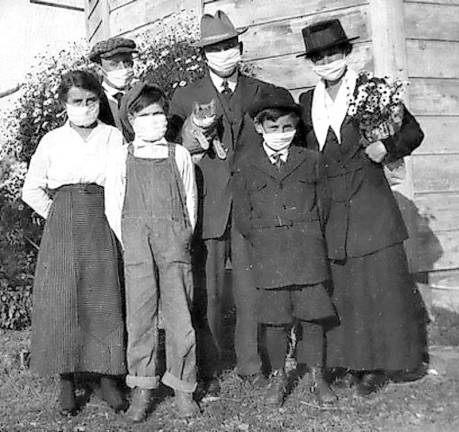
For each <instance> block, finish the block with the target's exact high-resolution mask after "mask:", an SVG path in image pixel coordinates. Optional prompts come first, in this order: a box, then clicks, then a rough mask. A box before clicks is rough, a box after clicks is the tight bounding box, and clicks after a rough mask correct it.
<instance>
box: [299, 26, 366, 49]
mask: <svg viewBox="0 0 459 432" xmlns="http://www.w3.org/2000/svg"><path fill="white" fill-rule="evenodd" d="M301 33H302V34H303V40H304V45H305V47H306V52H304V53H302V54H298V55H297V57H309V56H310V55H312V54H314V53H317V52H318V51H322V50H324V49H327V48H331V47H334V46H337V45H341V44H345V43H350V42H352V41H353V40H356V39H358V38H359V36H354V37H350V38H349V37H347V35H346V33H345V31H344V29H343V26H342V25H341V22H340V20H339V19H332V20H327V21H320V22H318V23H315V24H311V25H309V26H306V27H305V28H304V29H303V30H301Z"/></svg>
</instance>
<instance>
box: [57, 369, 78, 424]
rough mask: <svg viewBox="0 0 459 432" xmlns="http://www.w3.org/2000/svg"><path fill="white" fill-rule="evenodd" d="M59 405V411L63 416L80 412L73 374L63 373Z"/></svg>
mask: <svg viewBox="0 0 459 432" xmlns="http://www.w3.org/2000/svg"><path fill="white" fill-rule="evenodd" d="M59 407H60V409H59V412H60V414H61V415H63V416H75V415H77V414H78V406H77V403H76V398H75V383H74V380H73V374H61V376H60V392H59Z"/></svg>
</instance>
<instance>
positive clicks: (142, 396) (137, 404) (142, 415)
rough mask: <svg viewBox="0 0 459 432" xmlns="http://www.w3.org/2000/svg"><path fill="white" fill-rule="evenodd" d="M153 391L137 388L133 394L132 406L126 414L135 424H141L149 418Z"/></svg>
mask: <svg viewBox="0 0 459 432" xmlns="http://www.w3.org/2000/svg"><path fill="white" fill-rule="evenodd" d="M152 394H153V390H151V389H144V388H140V387H136V388H135V389H134V391H133V394H132V399H131V405H130V406H129V409H128V410H127V412H126V418H127V419H128V420H130V421H131V422H133V423H140V422H142V421H144V420H145V419H146V418H147V414H148V409H149V408H150V399H151V396H152Z"/></svg>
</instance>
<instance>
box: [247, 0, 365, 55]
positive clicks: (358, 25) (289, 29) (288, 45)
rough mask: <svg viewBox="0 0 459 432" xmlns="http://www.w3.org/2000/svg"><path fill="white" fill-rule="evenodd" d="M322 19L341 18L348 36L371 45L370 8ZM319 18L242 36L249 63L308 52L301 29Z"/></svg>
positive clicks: (273, 24)
mask: <svg viewBox="0 0 459 432" xmlns="http://www.w3.org/2000/svg"><path fill="white" fill-rule="evenodd" d="M321 18H322V19H329V18H339V19H340V20H341V22H342V24H343V27H344V29H345V31H346V33H347V34H348V35H359V36H360V40H359V41H369V40H370V38H371V36H370V31H369V29H368V26H367V20H368V17H367V11H366V6H362V7H359V8H355V9H350V10H346V11H341V10H340V11H336V12H330V13H325V14H323V15H321ZM316 19H317V17H316V16H306V17H304V16H302V17H299V18H292V19H289V20H282V21H276V22H271V23H267V24H262V25H259V26H253V27H250V28H249V30H248V31H247V33H244V34H243V35H242V40H243V42H244V52H245V56H246V58H248V59H255V58H260V57H268V56H274V55H283V54H292V53H300V52H304V43H303V37H302V35H301V29H302V28H303V27H305V26H307V25H309V24H311V23H312V22H313V21H314V20H316Z"/></svg>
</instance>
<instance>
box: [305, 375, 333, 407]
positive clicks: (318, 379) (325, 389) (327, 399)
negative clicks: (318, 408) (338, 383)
mask: <svg viewBox="0 0 459 432" xmlns="http://www.w3.org/2000/svg"><path fill="white" fill-rule="evenodd" d="M311 381H312V382H311V393H313V394H314V396H315V398H316V400H317V402H318V403H319V404H322V403H323V404H332V403H334V402H336V401H337V400H338V397H337V396H336V394H335V393H334V392H333V390H332V389H331V388H330V386H329V385H328V383H327V381H325V379H324V376H323V371H322V368H321V367H312V368H311Z"/></svg>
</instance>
